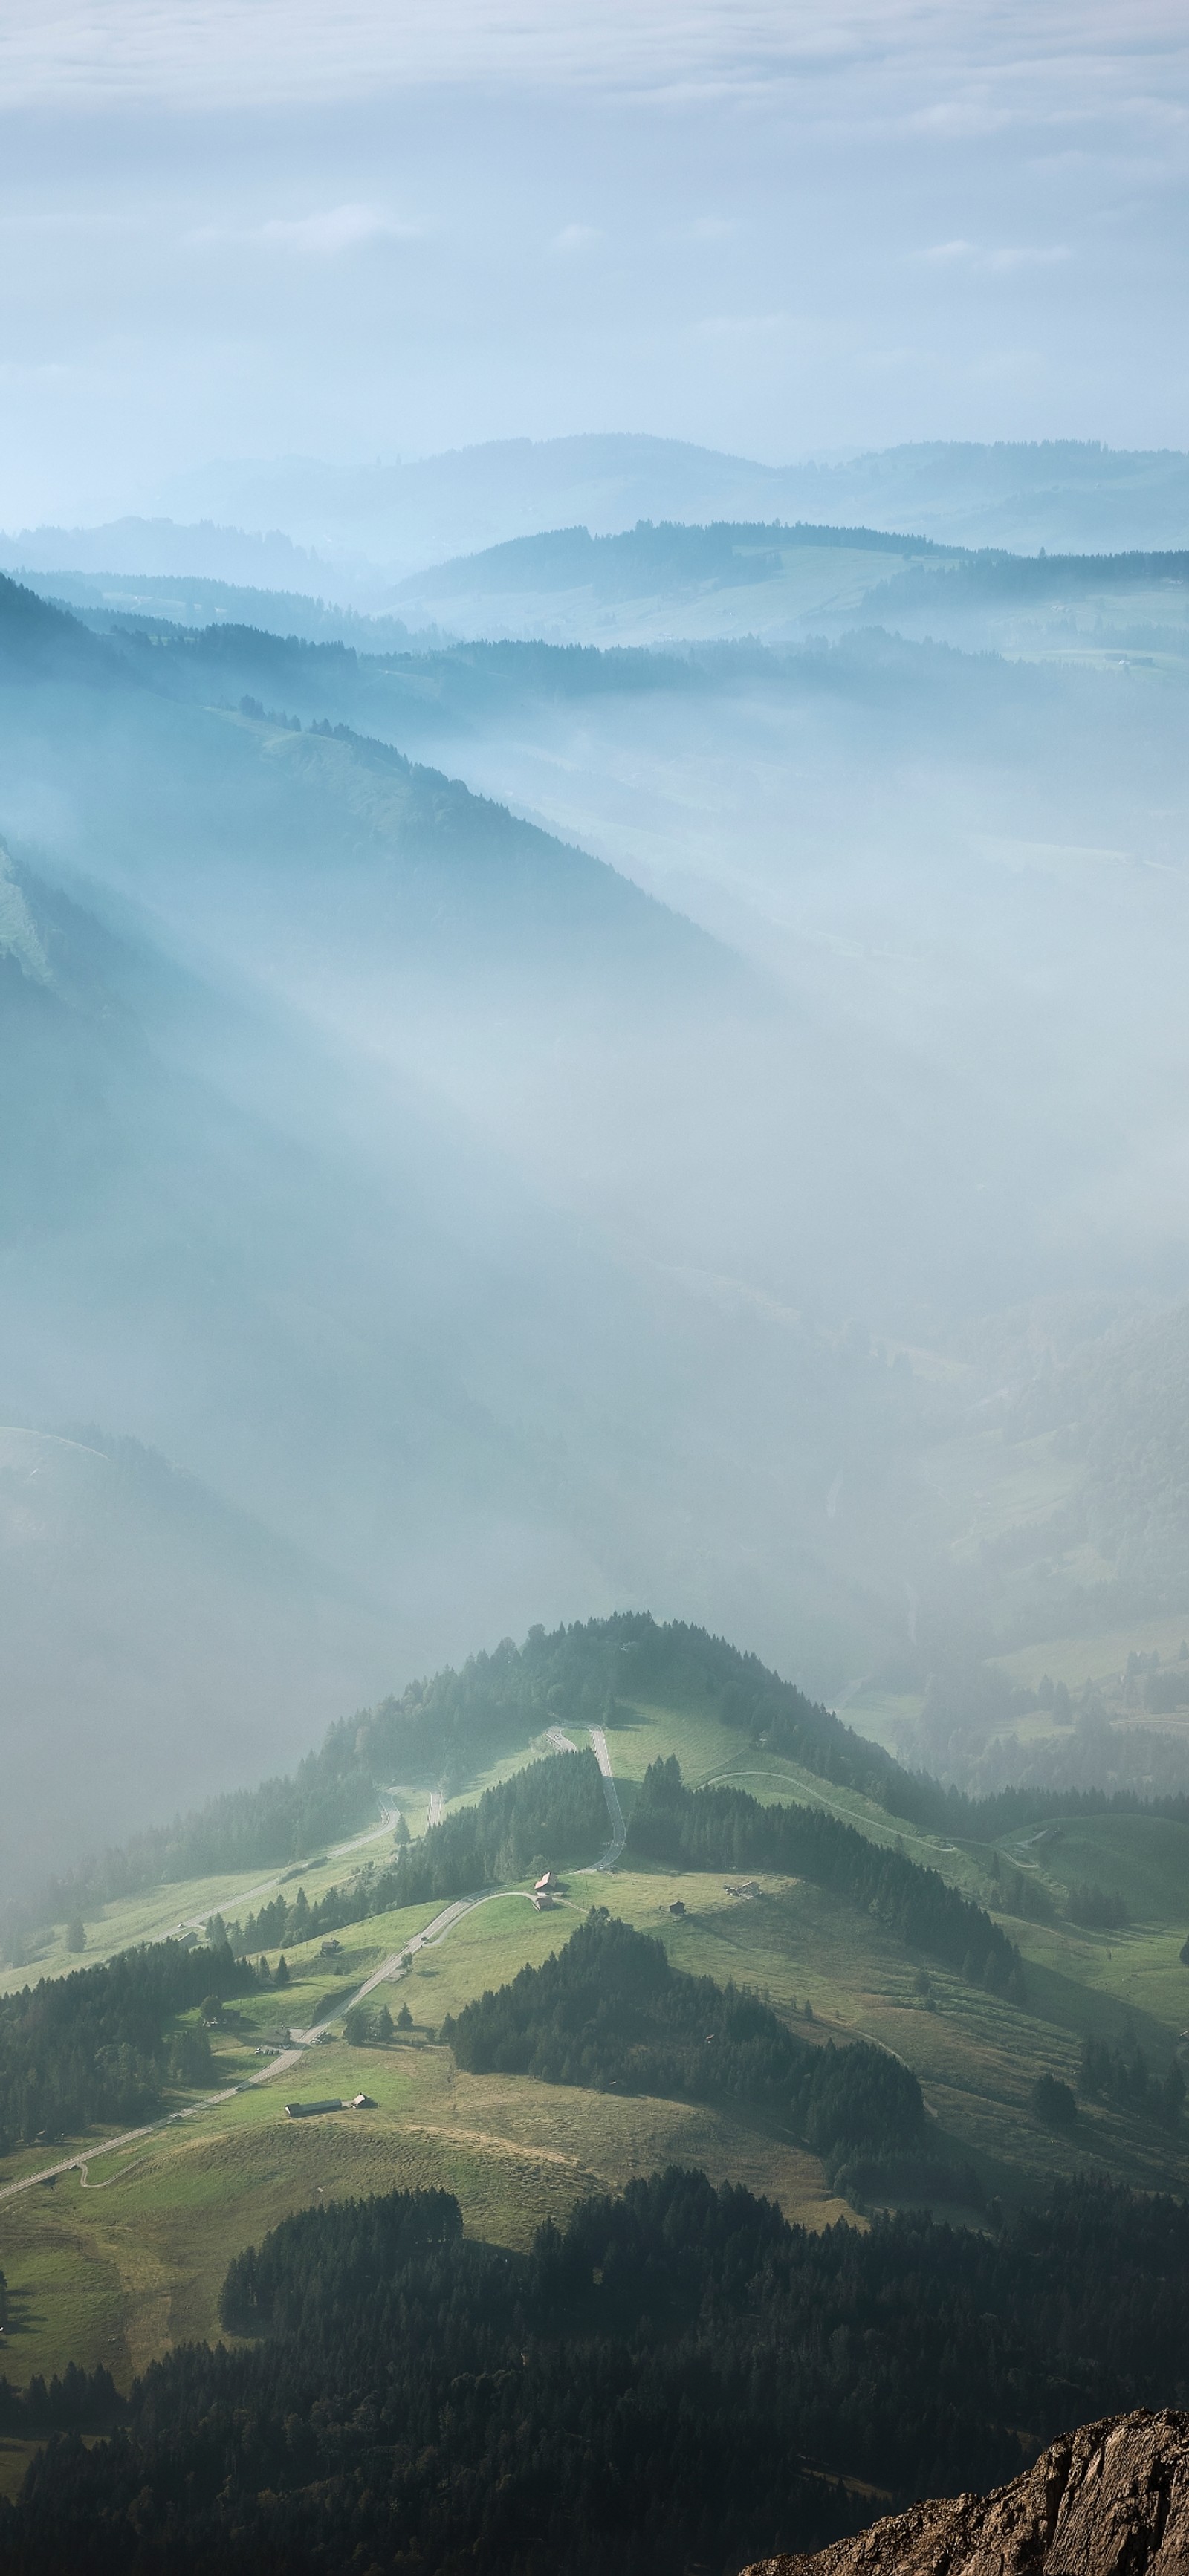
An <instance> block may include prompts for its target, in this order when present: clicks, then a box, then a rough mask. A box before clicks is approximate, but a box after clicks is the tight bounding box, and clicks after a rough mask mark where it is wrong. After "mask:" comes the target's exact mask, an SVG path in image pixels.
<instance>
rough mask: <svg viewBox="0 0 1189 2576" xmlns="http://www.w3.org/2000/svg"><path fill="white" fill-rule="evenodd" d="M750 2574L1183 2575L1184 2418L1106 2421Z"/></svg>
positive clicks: (1188, 2439) (1165, 2413) (1188, 2560)
mask: <svg viewBox="0 0 1189 2576" xmlns="http://www.w3.org/2000/svg"><path fill="white" fill-rule="evenodd" d="M745 2576H1189V2415H1182V2414H1177V2413H1174V2412H1173V2411H1172V2410H1171V2409H1168V2408H1165V2409H1162V2410H1161V2412H1160V2413H1158V2414H1148V2413H1139V2414H1134V2415H1110V2416H1107V2417H1106V2418H1105V2419H1104V2421H1103V2422H1102V2423H1099V2424H1084V2425H1083V2426H1082V2427H1081V2430H1080V2431H1079V2432H1077V2433H1068V2434H1064V2435H1063V2436H1062V2438H1061V2440H1060V2441H1059V2442H1054V2443H1053V2444H1052V2445H1051V2447H1050V2448H1049V2449H1048V2450H1047V2451H1045V2452H1044V2453H1043V2454H1042V2456H1041V2458H1040V2459H1039V2460H1038V2461H1037V2462H1036V2465H1035V2467H1034V2468H1031V2469H1029V2470H1027V2471H1026V2473H1025V2475H1024V2476H1023V2477H1019V2478H1013V2479H1012V2482H1011V2485H1010V2486H1006V2487H996V2489H995V2491H994V2493H993V2494H992V2495H988V2496H968V2495H967V2496H955V2497H949V2498H942V2499H940V2500H936V2501H934V2502H933V2503H931V2504H914V2505H912V2506H911V2507H910V2509H909V2511H908V2512H907V2513H900V2514H896V2515H894V2516H891V2517H890V2518H889V2519H888V2520H887V2521H885V2522H877V2523H873V2524H872V2526H871V2528H870V2530H868V2531H863V2532H860V2533H859V2535H858V2537H857V2539H854V2540H837V2541H835V2542H834V2543H833V2545H832V2546H831V2547H830V2548H829V2549H822V2550H819V2551H818V2552H817V2553H816V2554H815V2555H814V2556H812V2557H809V2558H764V2559H761V2560H760V2561H759V2562H758V2563H757V2565H756V2566H754V2567H751V2568H748V2569H747V2570H746V2572H745Z"/></svg>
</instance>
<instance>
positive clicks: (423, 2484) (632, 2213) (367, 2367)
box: [0, 2169, 1189, 2576]
mask: <svg viewBox="0 0 1189 2576" xmlns="http://www.w3.org/2000/svg"><path fill="white" fill-rule="evenodd" d="M1187 2298H1189V2217H1187V2215H1186V2212H1185V2211H1184V2209H1182V2208H1180V2207H1179V2206H1178V2205H1177V2204H1175V2203H1174V2202H1172V2201H1168V2200H1159V2199H1155V2200H1153V2199H1150V2198H1145V2197H1133V2196H1132V2195H1131V2194H1129V2193H1127V2192H1125V2191H1116V2190H1107V2189H1103V2188H1101V2187H1095V2186H1093V2185H1088V2184H1080V2185H1073V2186H1066V2187H1063V2188H1061V2189H1059V2190H1057V2191H1056V2192H1055V2193H1054V2194H1053V2195H1052V2196H1051V2199H1050V2201H1049V2203H1048V2205H1047V2207H1046V2208H1044V2209H1043V2210H1036V2211H1032V2212H1028V2213H1026V2214H1024V2215H1022V2216H1020V2217H1018V2218H1015V2219H1013V2220H1012V2221H1011V2222H1010V2224H1009V2225H1007V2226H1006V2227H1005V2228H1004V2229H1003V2230H1002V2232H1001V2233H999V2234H998V2235H996V2234H992V2233H987V2234H979V2235H976V2234H972V2233H967V2232H965V2231H963V2230H954V2229H951V2228H948V2227H938V2226H935V2225H933V2224H932V2223H930V2222H929V2221H928V2220H924V2219H919V2218H917V2219H898V2220H895V2221H892V2222H888V2223H884V2224H881V2225H878V2226H876V2227H875V2228H873V2229H872V2230H871V2232H870V2233H869V2234H867V2235H865V2236H864V2235H859V2234H858V2233H857V2232H856V2231H855V2230H853V2229H851V2228H848V2227H835V2228H831V2229H828V2230H827V2231H826V2232H825V2234H823V2235H817V2236H815V2235H811V2234H807V2233H806V2232H805V2231H804V2230H802V2229H799V2228H792V2227H789V2226H788V2225H787V2224H786V2223H785V2221H784V2220H783V2219H782V2218H781V2217H780V2215H779V2212H778V2211H777V2210H776V2209H775V2208H773V2207H772V2206H771V2205H770V2204H769V2203H766V2202H764V2201H762V2200H757V2199H754V2198H753V2197H752V2196H751V2195H750V2194H749V2193H748V2192H746V2191H744V2190H741V2189H739V2188H738V2187H732V2186H730V2185H724V2186H723V2188H722V2189H721V2190H718V2191H716V2190H714V2189H713V2188H712V2186H711V2185H710V2184H709V2183H708V2182H707V2181H706V2179H705V2177H704V2176H703V2175H701V2174H697V2173H688V2172H681V2171H678V2170H676V2169H674V2170H670V2171H669V2172H667V2173H665V2174H663V2175H659V2176H654V2177H653V2178H652V2179H651V2180H649V2181H639V2182H634V2183H632V2184H631V2185H630V2186H629V2187H628V2189H627V2190H626V2191H625V2192H624V2193H623V2194H622V2195H621V2196H611V2197H596V2198H594V2199H592V2200H588V2201H587V2202H585V2203H584V2204H582V2205H580V2206H579V2207H578V2208H577V2209H575V2211H574V2213H573V2215H572V2217H571V2218H570V2219H569V2220H568V2222H567V2224H566V2226H565V2228H564V2230H560V2231H559V2230H557V2229H555V2228H552V2227H550V2228H546V2229H545V2230H543V2231H542V2232H541V2234H540V2235H539V2236H538V2238H537V2240H536V2244H535V2246H534V2249H533V2251H532V2253H531V2255H529V2256H528V2257H516V2256H512V2255H509V2254H506V2253H504V2252H501V2251H498V2250H496V2249H493V2248H491V2247H490V2246H486V2245H483V2244H480V2243H476V2242H474V2241H473V2240H469V2239H467V2238H464V2236H463V2234H462V2227H461V2215H460V2212H459V2210H458V2207H457V2204H456V2203H455V2202H454V2201H452V2200H451V2199H450V2198H449V2196H448V2195H446V2194H442V2193H427V2194H424V2195H420V2196H418V2195H406V2194H400V2193H396V2194H393V2195H390V2196H389V2197H387V2198H385V2199H380V2200H371V2201H362V2202H360V2201H356V2202H347V2203H346V2204H342V2205H340V2206H338V2207H335V2206H328V2207H325V2208H316V2209H312V2210H305V2211H303V2212H301V2213H300V2214H298V2215H297V2216H295V2217H293V2218H290V2219H287V2220H285V2221H284V2222H283V2224H282V2225H281V2226H280V2227H279V2228H277V2229H276V2230H275V2231H274V2233H273V2234H272V2235H271V2236H270V2237H268V2238H267V2239H266V2240H265V2242H264V2243H263V2244H262V2245H261V2246H260V2247H258V2248H256V2249H253V2250H252V2251H250V2252H247V2253H245V2254H244V2255H242V2256H241V2257H239V2258H238V2259H237V2260H236V2261H235V2262H234V2263H233V2264H232V2266H231V2269H230V2272H229V2274H228V2277H227V2282H226V2287H225V2291H224V2307H223V2313H224V2319H225V2322H226V2325H227V2327H228V2328H229V2329H230V2330H232V2331H233V2332H234V2333H236V2334H237V2335H241V2336H242V2335H246V2336H249V2337H258V2338H259V2340H258V2341H256V2342H255V2343H254V2344H249V2345H247V2346H244V2345H241V2346H239V2347H238V2348H232V2349H228V2348H221V2349H219V2350H218V2351H210V2350H208V2349H206V2348H203V2347H200V2346H189V2347H186V2348H184V2349H182V2350H181V2351H179V2352H177V2353H175V2354H174V2355H172V2356H171V2357H170V2358H169V2359H168V2360H167V2361H165V2362H164V2363H161V2364H158V2365H156V2366H155V2367H154V2368H153V2369H152V2370H150V2371H149V2372H148V2373H147V2374H146V2375H145V2377H144V2378H143V2379H142V2380H141V2381H140V2382H139V2383H138V2384H137V2386H136V2387H135V2388H134V2390H133V2392H132V2397H131V2401H130V2405H129V2409H128V2423H127V2429H126V2430H123V2431H121V2432H119V2433H118V2434H117V2435H116V2436H115V2437H114V2438H113V2439H111V2440H110V2441H107V2442H100V2443H98V2444H96V2445H95V2446H94V2447H92V2448H91V2449H89V2450H88V2449H84V2448H83V2445H82V2443H81V2442H79V2441H78V2440H77V2439H76V2440H73V2441H69V2440H67V2441H59V2442H56V2443H53V2444H51V2446H50V2448H49V2449H48V2450H47V2451H46V2452H45V2453H44V2454H43V2456H42V2457H41V2459H40V2460H38V2461H36V2462H35V2463H34V2465H33V2467H32V2469H31V2470H30V2473H29V2476H28V2478H27V2481H26V2485H25V2490H24V2494H23V2498H22V2501H21V2504H20V2506H19V2508H18V2509H17V2510H16V2511H13V2510H11V2509H9V2508H7V2507H5V2508H0V2548H2V2550H3V2553H4V2561H5V2566H6V2568H8V2569H11V2570H12V2571H13V2576H66V2571H67V2570H69V2571H70V2576H127V2571H128V2570H129V2569H140V2568H142V2567H143V2568H146V2569H147V2568H149V2567H150V2566H153V2565H154V2564H157V2565H160V2564H165V2563H167V2564H168V2566H169V2568H170V2570H171V2576H208V2571H209V2576H216V2571H218V2576H249V2571H251V2576H256V2571H258V2570H259V2569H260V2567H261V2566H262V2565H263V2566H278V2567H279V2566H283V2567H284V2568H285V2570H286V2571H287V2576H307V2571H308V2576H313V2571H314V2570H318V2571H324V2570H326V2569H327V2568H328V2567H329V2566H330V2565H332V2564H334V2565H342V2563H343V2561H344V2556H345V2555H346V2556H350V2555H352V2554H356V2555H358V2556H359V2559H360V2563H361V2564H362V2563H363V2561H364V2559H365V2558H366V2561H367V2564H368V2565H369V2566H385V2567H387V2566H392V2565H399V2566H400V2567H402V2568H405V2569H410V2570H415V2571H418V2572H419V2576H422V2571H423V2576H429V2572H430V2571H431V2570H434V2569H439V2568H442V2567H444V2566H447V2567H450V2566H455V2565H461V2564H463V2563H464V2562H465V2564H467V2565H468V2566H470V2567H472V2568H474V2569H475V2570H477V2571H478V2576H488V2571H495V2570H497V2569H498V2570H500V2571H501V2576H531V2571H534V2570H537V2569H539V2568H540V2567H541V2566H542V2565H543V2564H546V2563H547V2564H549V2565H550V2566H553V2567H555V2568H557V2569H558V2570H560V2571H561V2576H623V2571H627V2576H681V2571H682V2570H683V2569H685V2568H687V2567H688V2566H689V2564H690V2563H691V2559H695V2558H696V2559H698V2560H702V2561H706V2562H708V2563H710V2564H719V2563H724V2564H725V2563H728V2562H731V2561H737V2560H739V2559H743V2558H748V2557H756V2556H761V2555H764V2554H766V2553H768V2552H771V2551H772V2550H774V2549H776V2548H782V2549H789V2548H792V2549H804V2548H807V2547H811V2546H814V2545H815V2544H816V2543H818V2542H819V2541H821V2540H824V2539H825V2538H827V2537H829V2536H830V2535H831V2534H832V2533H835V2532H838V2531H840V2530H847V2529H853V2528H855V2527H856V2525H857V2524H859V2523H860V2522H861V2521H863V2520H870V2519H872V2518H873V2517H874V2516H875V2515H876V2514H877V2513H878V2512H880V2511H882V2510H886V2508H887V2505H888V2504H889V2503H893V2502H900V2501H902V2500H904V2501H906V2500H907V2499H908V2498H909V2497H911V2496H913V2495H919V2494H922V2493H930V2492H954V2491H958V2490H961V2489H969V2488H973V2487H985V2486H990V2485H993V2484H994V2483H996V2482H997V2481H998V2480H1000V2479H1002V2478H1004V2477H1006V2476H1008V2475H1010V2474H1011V2473H1012V2472H1013V2471H1014V2470H1015V2469H1016V2468H1017V2467H1018V2464H1019V2460H1020V2456H1021V2448H1023V2451H1024V2455H1025V2456H1026V2457H1031V2456H1034V2455H1035V2453H1036V2451H1037V2450H1038V2449H1039V2448H1040V2447H1041V2446H1042V2444H1043V2443H1044V2441H1045V2440H1046V2439H1047V2438H1049V2437H1050V2436H1051V2435H1053V2434H1055V2433H1056V2432H1058V2431H1059V2430H1061V2429H1062V2428H1063V2427H1064V2426H1066V2425H1067V2424H1068V2423H1069V2422H1070V2421H1073V2420H1077V2419H1078V2418H1085V2417H1089V2416H1093V2415H1095V2414H1103V2413H1106V2412H1107V2411H1109V2410H1111V2409H1114V2408H1119V2407H1124V2406H1135V2405H1141V2404H1159V2405H1164V2404H1168V2403H1183V2402H1184V2399H1185V2396H1186V2395H1187V2394H1189V2390H1187V2389H1186V2386H1185V2368H1184V2324H1183V2321H1184V2310H1185V2303H1186V2299H1187ZM844 2478H846V2479H857V2480H862V2481H867V2482H869V2484H868V2487H867V2489H866V2490H865V2491H864V2490H863V2489H862V2488H860V2490H859V2491H858V2492H857V2493H856V2492H855V2491H854V2490H851V2491H849V2492H848V2490H847V2489H846V2488H845V2487H844V2486H843V2484H842V2483H841V2481H842V2480H843V2479H844Z"/></svg>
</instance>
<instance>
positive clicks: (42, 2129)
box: [0, 1941, 250, 2155]
mask: <svg viewBox="0 0 1189 2576" xmlns="http://www.w3.org/2000/svg"><path fill="white" fill-rule="evenodd" d="M249 1981H250V1972H245V1970H244V1969H243V1968H242V1967H241V1966H239V1965H238V1964H237V1963H236V1962H235V1961H234V1960H233V1959H232V1956H231V1952H230V1950H228V1949H227V1948H226V1947H221V1948H216V1949H213V1950H212V1949H201V1948H199V1949H194V1948H190V1949H185V1948H183V1947H182V1946H180V1945H179V1944H178V1943H177V1942H174V1941H158V1942H154V1943H153V1945H152V1946H151V1947H146V1948H144V1949H140V1950H125V1951H124V1952H123V1953H122V1954H121V1956H120V1957H119V1958H117V1959H113V1960H112V1961H111V1962H110V1964H109V1965H107V1966H105V1967H95V1968H78V1969H76V1970H75V1972H74V1974H73V1976H70V1977H58V1978H42V1979H41V1980H40V1982H39V1983H38V1984H37V1985H36V1986H33V1987H29V1986H25V1987H23V1988H22V1989H21V1991H20V1992H19V1993H17V1994H12V1995H4V1996H0V2155H6V2154H7V2153H8V2152H9V2151H10V2149H12V2148H13V2147H16V2146H18V2145H22V2144H27V2143H29V2142H30V2141H32V2140H33V2139H36V2138H39V2137H44V2138H46V2139H47V2140H52V2139H56V2138H62V2137H66V2136H69V2135H71V2134H77V2133H78V2132H79V2131H80V2130H84V2129H86V2128H88V2127H89V2126H90V2125H91V2124H92V2123H93V2122H97V2121H111V2122H119V2121H129V2120H144V2119H147V2118H148V2117H149V2115H150V2113H151V2112H152V2111H154V2110H155V2109H156V2108H157V2106H158V2104H159V2102H160V2099H161V2093H162V2089H163V2087H164V2086H165V2085H166V2084H168V2083H173V2084H182V2085H185V2084H201V2083H202V2082H203V2081H204V2079H205V2078H207V2077H208V2076H209V2073H210V2047H209V2044H208V2042H207V2040H206V2037H205V2035H204V2033H203V2032H202V2031H200V2030H195V2029H193V2028H186V2029H183V2030H180V2031H177V2032H173V2033H171V2032H170V2031H169V2029H168V2025H169V2023H170V2022H171V2021H173V2019H174V2018H175V2016H176V2015H177V2014H179V2013H183V2012H186V2011H188V2010H189V2009H190V2008H191V2007H192V2006H193V2005H195V2004H198V2003H202V2002H204V2001H205V1999H206V1998H207V1996H209V1995H217V1996H220V1997H222V1996H225V1995H232V1994H236V1993H238V1992H239V1991H241V1989H242V1988H243V1986H244V1984H245V1983H246V1982H249Z"/></svg>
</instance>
